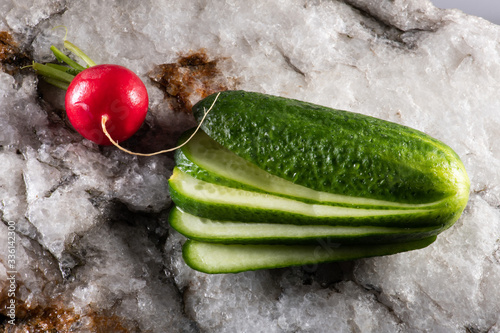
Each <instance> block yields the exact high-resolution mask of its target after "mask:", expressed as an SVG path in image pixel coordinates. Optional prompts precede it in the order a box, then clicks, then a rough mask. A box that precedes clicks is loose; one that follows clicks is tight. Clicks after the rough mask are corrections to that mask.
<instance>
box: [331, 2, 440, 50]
mask: <svg viewBox="0 0 500 333" xmlns="http://www.w3.org/2000/svg"><path fill="white" fill-rule="evenodd" d="M339 1H341V2H343V3H345V4H346V5H347V6H349V7H351V8H352V9H353V10H354V11H356V12H358V13H359V14H360V15H361V16H362V17H364V18H366V19H367V20H369V21H371V22H373V23H374V24H376V25H377V26H378V27H377V28H379V29H381V30H382V31H383V33H380V32H378V31H376V29H375V27H370V26H369V25H368V24H367V22H363V21H361V22H360V24H361V26H363V27H364V28H365V29H366V30H368V31H370V32H371V33H372V34H374V35H375V36H376V37H377V39H379V40H385V41H387V42H388V43H389V44H391V45H392V46H395V47H398V48H402V49H406V50H414V49H415V48H416V47H417V44H416V41H415V39H416V38H410V37H414V36H416V35H418V34H421V33H425V32H435V31H436V29H424V28H414V29H408V30H403V29H401V28H400V27H398V26H397V25H395V24H393V23H391V22H390V21H388V20H385V19H384V18H382V17H380V16H378V15H376V14H375V13H372V12H371V11H370V10H369V9H366V8H362V7H361V6H359V5H357V4H355V3H354V2H353V1H350V0H339Z"/></svg>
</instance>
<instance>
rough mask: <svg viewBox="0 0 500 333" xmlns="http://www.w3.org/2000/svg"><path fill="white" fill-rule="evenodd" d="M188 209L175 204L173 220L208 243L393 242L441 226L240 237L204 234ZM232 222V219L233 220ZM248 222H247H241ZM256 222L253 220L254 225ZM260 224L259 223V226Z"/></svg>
mask: <svg viewBox="0 0 500 333" xmlns="http://www.w3.org/2000/svg"><path fill="white" fill-rule="evenodd" d="M183 214H184V212H183V211H182V210H180V209H179V208H178V207H174V208H173V209H172V210H171V211H170V214H169V218H168V221H169V224H170V226H171V227H172V228H173V229H174V230H176V231H177V232H178V233H180V234H182V235H183V236H185V237H186V238H189V239H193V240H196V241H200V242H206V243H220V244H288V245H321V244H333V243H338V244H390V243H401V242H409V241H415V240H419V239H423V238H428V237H431V236H436V235H437V234H439V233H440V232H441V229H434V228H425V229H421V230H418V229H417V230H414V229H413V230H412V229H411V228H407V230H405V232H404V233H401V232H400V231H399V230H394V231H392V232H387V233H383V234H382V233H369V232H366V233H364V234H356V235H352V234H346V235H335V236H307V237H304V236H302V237H277V236H276V235H267V236H265V237H251V236H248V235H241V236H239V237H222V236H221V235H220V233H213V234H211V235H203V236H200V235H199V233H197V231H195V230H191V229H189V228H186V227H185V226H183V223H182V215H183ZM229 222H231V221H229ZM238 223H245V222H238ZM252 223H254V222H252ZM252 223H249V224H250V225H251V224H252ZM255 227H256V228H257V227H258V225H256V226H255Z"/></svg>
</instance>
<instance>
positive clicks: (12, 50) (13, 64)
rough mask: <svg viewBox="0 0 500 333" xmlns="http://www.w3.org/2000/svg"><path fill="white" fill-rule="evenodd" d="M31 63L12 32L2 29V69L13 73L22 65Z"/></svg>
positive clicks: (0, 38) (0, 59)
mask: <svg viewBox="0 0 500 333" xmlns="http://www.w3.org/2000/svg"><path fill="white" fill-rule="evenodd" d="M28 63H29V61H28V57H27V56H26V54H24V53H22V52H21V50H20V49H19V45H18V44H17V43H16V41H15V40H14V38H13V37H12V35H11V34H10V32H8V31H0V70H2V71H4V72H6V73H8V74H11V75H12V74H13V73H14V72H15V71H16V70H18V69H19V68H20V67H22V66H25V65H27V64H28Z"/></svg>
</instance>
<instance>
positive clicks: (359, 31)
mask: <svg viewBox="0 0 500 333" xmlns="http://www.w3.org/2000/svg"><path fill="white" fill-rule="evenodd" d="M0 13H2V14H1V15H0V16H1V17H0V31H9V32H10V33H11V34H12V35H13V36H15V38H16V39H17V41H18V43H19V48H20V49H21V51H22V52H23V53H24V54H25V55H26V57H27V58H29V59H30V60H36V61H51V60H53V59H52V58H51V53H50V51H49V47H50V45H51V44H56V45H59V46H60V45H61V39H62V37H63V36H64V30H63V29H56V30H52V28H53V27H56V26H59V25H64V26H66V27H67V28H68V39H70V40H71V41H73V42H75V43H76V44H78V45H79V46H80V47H81V48H82V49H84V50H85V51H86V53H88V54H89V55H92V58H93V59H94V60H95V61H96V62H98V63H116V64H121V65H124V66H127V67H129V68H131V69H132V70H134V71H135V72H136V73H138V74H139V75H140V77H141V78H142V79H143V80H144V82H145V83H146V85H147V88H148V91H149V93H150V99H151V100H150V109H149V114H148V117H147V119H146V125H145V126H147V128H148V129H150V131H142V132H141V133H140V134H139V136H138V137H137V138H135V139H134V140H135V141H134V142H135V143H134V147H135V148H137V149H141V150H143V151H148V150H155V149H157V148H160V147H169V146H172V145H173V144H174V143H175V141H176V139H177V138H178V136H179V134H180V133H181V132H182V131H183V130H185V129H187V128H189V127H192V126H193V124H194V122H193V119H192V117H191V116H190V115H189V114H183V113H179V112H175V111H174V110H173V109H172V108H171V106H170V104H169V103H168V102H167V100H166V99H165V96H164V92H163V91H161V89H159V87H158V86H157V85H155V84H153V83H152V82H151V80H150V79H149V77H148V73H149V72H150V71H151V70H153V69H154V67H155V66H156V65H158V64H165V63H173V62H175V61H176V59H177V58H178V57H179V55H182V54H186V53H188V52H190V51H196V50H200V49H205V52H206V53H207V54H208V56H209V57H210V58H211V59H218V62H217V66H218V69H219V70H220V71H221V72H222V74H223V75H224V76H225V77H226V78H227V80H228V82H232V84H233V85H234V88H237V89H244V90H251V91H259V92H264V93H269V94H275V95H280V96H285V97H291V98H296V99H301V100H306V101H309V102H313V103H318V104H322V105H326V106H331V107H335V108H340V109H347V110H351V111H355V112H359V113H363V114H368V115H373V116H376V117H379V118H383V119H386V120H390V121H394V122H397V123H400V124H403V125H407V126H411V127H414V128H416V129H419V130H421V131H424V132H426V133H428V134H430V135H432V136H434V137H436V138H438V139H440V140H442V141H444V142H446V143H447V144H448V145H450V146H451V147H452V148H453V149H454V150H455V151H456V152H457V153H458V155H459V156H460V157H461V158H462V160H463V162H464V164H465V167H466V169H467V171H468V173H469V176H470V179H471V196H470V201H469V203H468V206H467V208H466V209H465V212H464V214H463V216H462V218H460V220H459V221H458V222H457V223H456V224H455V225H454V226H453V227H452V228H451V229H449V230H447V231H446V232H444V233H443V234H442V235H440V237H439V238H438V240H437V241H436V242H435V243H434V244H432V245H431V246H429V247H428V248H425V249H422V250H418V251H413V252H409V253H403V254H398V255H393V256H388V257H380V258H372V259H366V260H357V261H353V262H345V263H332V264H326V265H318V266H308V267H296V268H286V269H279V270H268V271H257V272H247V273H241V274H233V275H206V274H202V273H198V272H196V271H193V270H192V269H190V268H189V267H187V266H186V265H185V264H184V263H183V261H182V258H181V254H180V247H181V244H182V242H183V240H184V238H183V237H182V236H180V235H179V234H177V233H175V232H174V231H173V230H171V229H170V227H169V225H168V220H167V218H168V210H169V208H170V206H171V200H170V197H169V193H168V189H167V185H166V184H167V180H168V178H169V176H170V174H171V172H172V168H173V166H174V162H173V160H172V155H168V154H166V155H160V156H156V157H150V158H143V157H140V158H139V157H135V156H130V155H127V154H125V153H123V152H121V151H118V150H117V149H115V148H113V147H105V148H102V147H98V146H96V145H95V144H93V143H91V142H89V141H86V140H84V139H82V138H81V137H80V136H79V135H78V134H77V133H75V132H74V131H73V130H72V129H71V127H70V126H68V124H67V122H65V121H64V119H63V117H62V115H61V112H60V110H61V105H62V97H61V96H62V93H61V92H57V91H53V90H51V89H50V88H47V87H46V86H45V87H43V85H41V84H39V82H38V80H37V78H36V77H35V76H34V75H33V74H32V73H31V72H30V71H29V70H23V71H21V72H17V73H11V72H10V73H8V72H7V71H5V72H4V71H0V217H1V220H2V222H3V223H0V246H2V247H6V245H4V244H7V231H8V230H7V228H8V224H9V222H11V223H12V222H14V223H15V225H16V228H17V239H16V248H17V251H16V264H17V271H18V274H17V283H18V285H19V287H18V289H17V291H16V299H17V302H18V304H19V306H20V308H19V310H18V313H17V315H18V318H17V319H18V324H17V326H16V327H10V326H8V325H7V322H6V320H5V319H6V317H2V316H0V328H1V327H2V326H1V325H5V326H4V328H5V327H9V329H10V331H9V332H32V331H35V328H34V327H35V326H34V325H42V326H43V325H46V326H45V327H54V328H56V329H59V330H60V331H64V329H66V331H70V332H95V331H96V329H95V327H96V326H100V327H106V331H109V332H115V331H116V332H463V333H466V332H490V333H493V332H500V285H499V282H500V171H499V170H500V145H499V144H498V142H499V141H500V98H499V97H498V96H499V92H500V27H499V26H496V25H493V24H491V23H489V22H487V21H485V20H482V19H480V18H477V17H472V16H466V15H464V14H463V13H461V12H459V11H454V10H440V9H437V8H435V7H434V6H433V5H432V4H431V3H430V2H429V1H425V0H413V1H410V0H395V1H394V0H393V1H389V0H382V1H371V0H345V1H334V0H332V1H320V0H316V1H314V0H312V1H307V0H293V1H261V0H259V1H239V0H233V1H203V0H197V1H169V0H163V1H152V0H149V1H148V0H146V1H139V0H137V1H132V0H130V1H106V2H104V1H101V2H97V1H62V0H61V1H57V0H40V1H29V0H15V1H14V0H2V1H0ZM331 126H332V130H335V124H331ZM6 263H7V251H6V250H0V289H2V292H1V293H0V302H3V303H2V304H5V300H6V297H7V295H6V291H7V289H8V281H7V272H8V271H9V268H8V267H7V264H6ZM44 309H45V314H46V316H45V317H44V316H43V315H41V313H44V311H41V310H44ZM2 311H3V310H0V312H1V313H4V312H2ZM51 311H52V312H51ZM50 313H53V314H54V315H53V316H52V317H50V316H49V314H50ZM4 314H5V313H4ZM56 314H59V316H57V315H56ZM61 314H64V315H61ZM2 322H3V324H2ZM36 323H38V324H36ZM30 325H31V326H30ZM50 325H52V326H50ZM42 326H40V327H42Z"/></svg>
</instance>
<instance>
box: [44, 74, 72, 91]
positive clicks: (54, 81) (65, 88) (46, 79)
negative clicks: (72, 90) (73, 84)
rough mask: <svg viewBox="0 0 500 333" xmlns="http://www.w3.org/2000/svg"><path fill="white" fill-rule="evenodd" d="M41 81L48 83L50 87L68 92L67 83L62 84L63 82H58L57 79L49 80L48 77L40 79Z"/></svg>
mask: <svg viewBox="0 0 500 333" xmlns="http://www.w3.org/2000/svg"><path fill="white" fill-rule="evenodd" d="M42 78H43V80H44V81H45V82H47V83H50V84H51V85H53V86H55V87H57V88H60V89H63V90H68V87H69V83H67V82H63V81H60V80H57V79H53V78H50V77H42Z"/></svg>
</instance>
